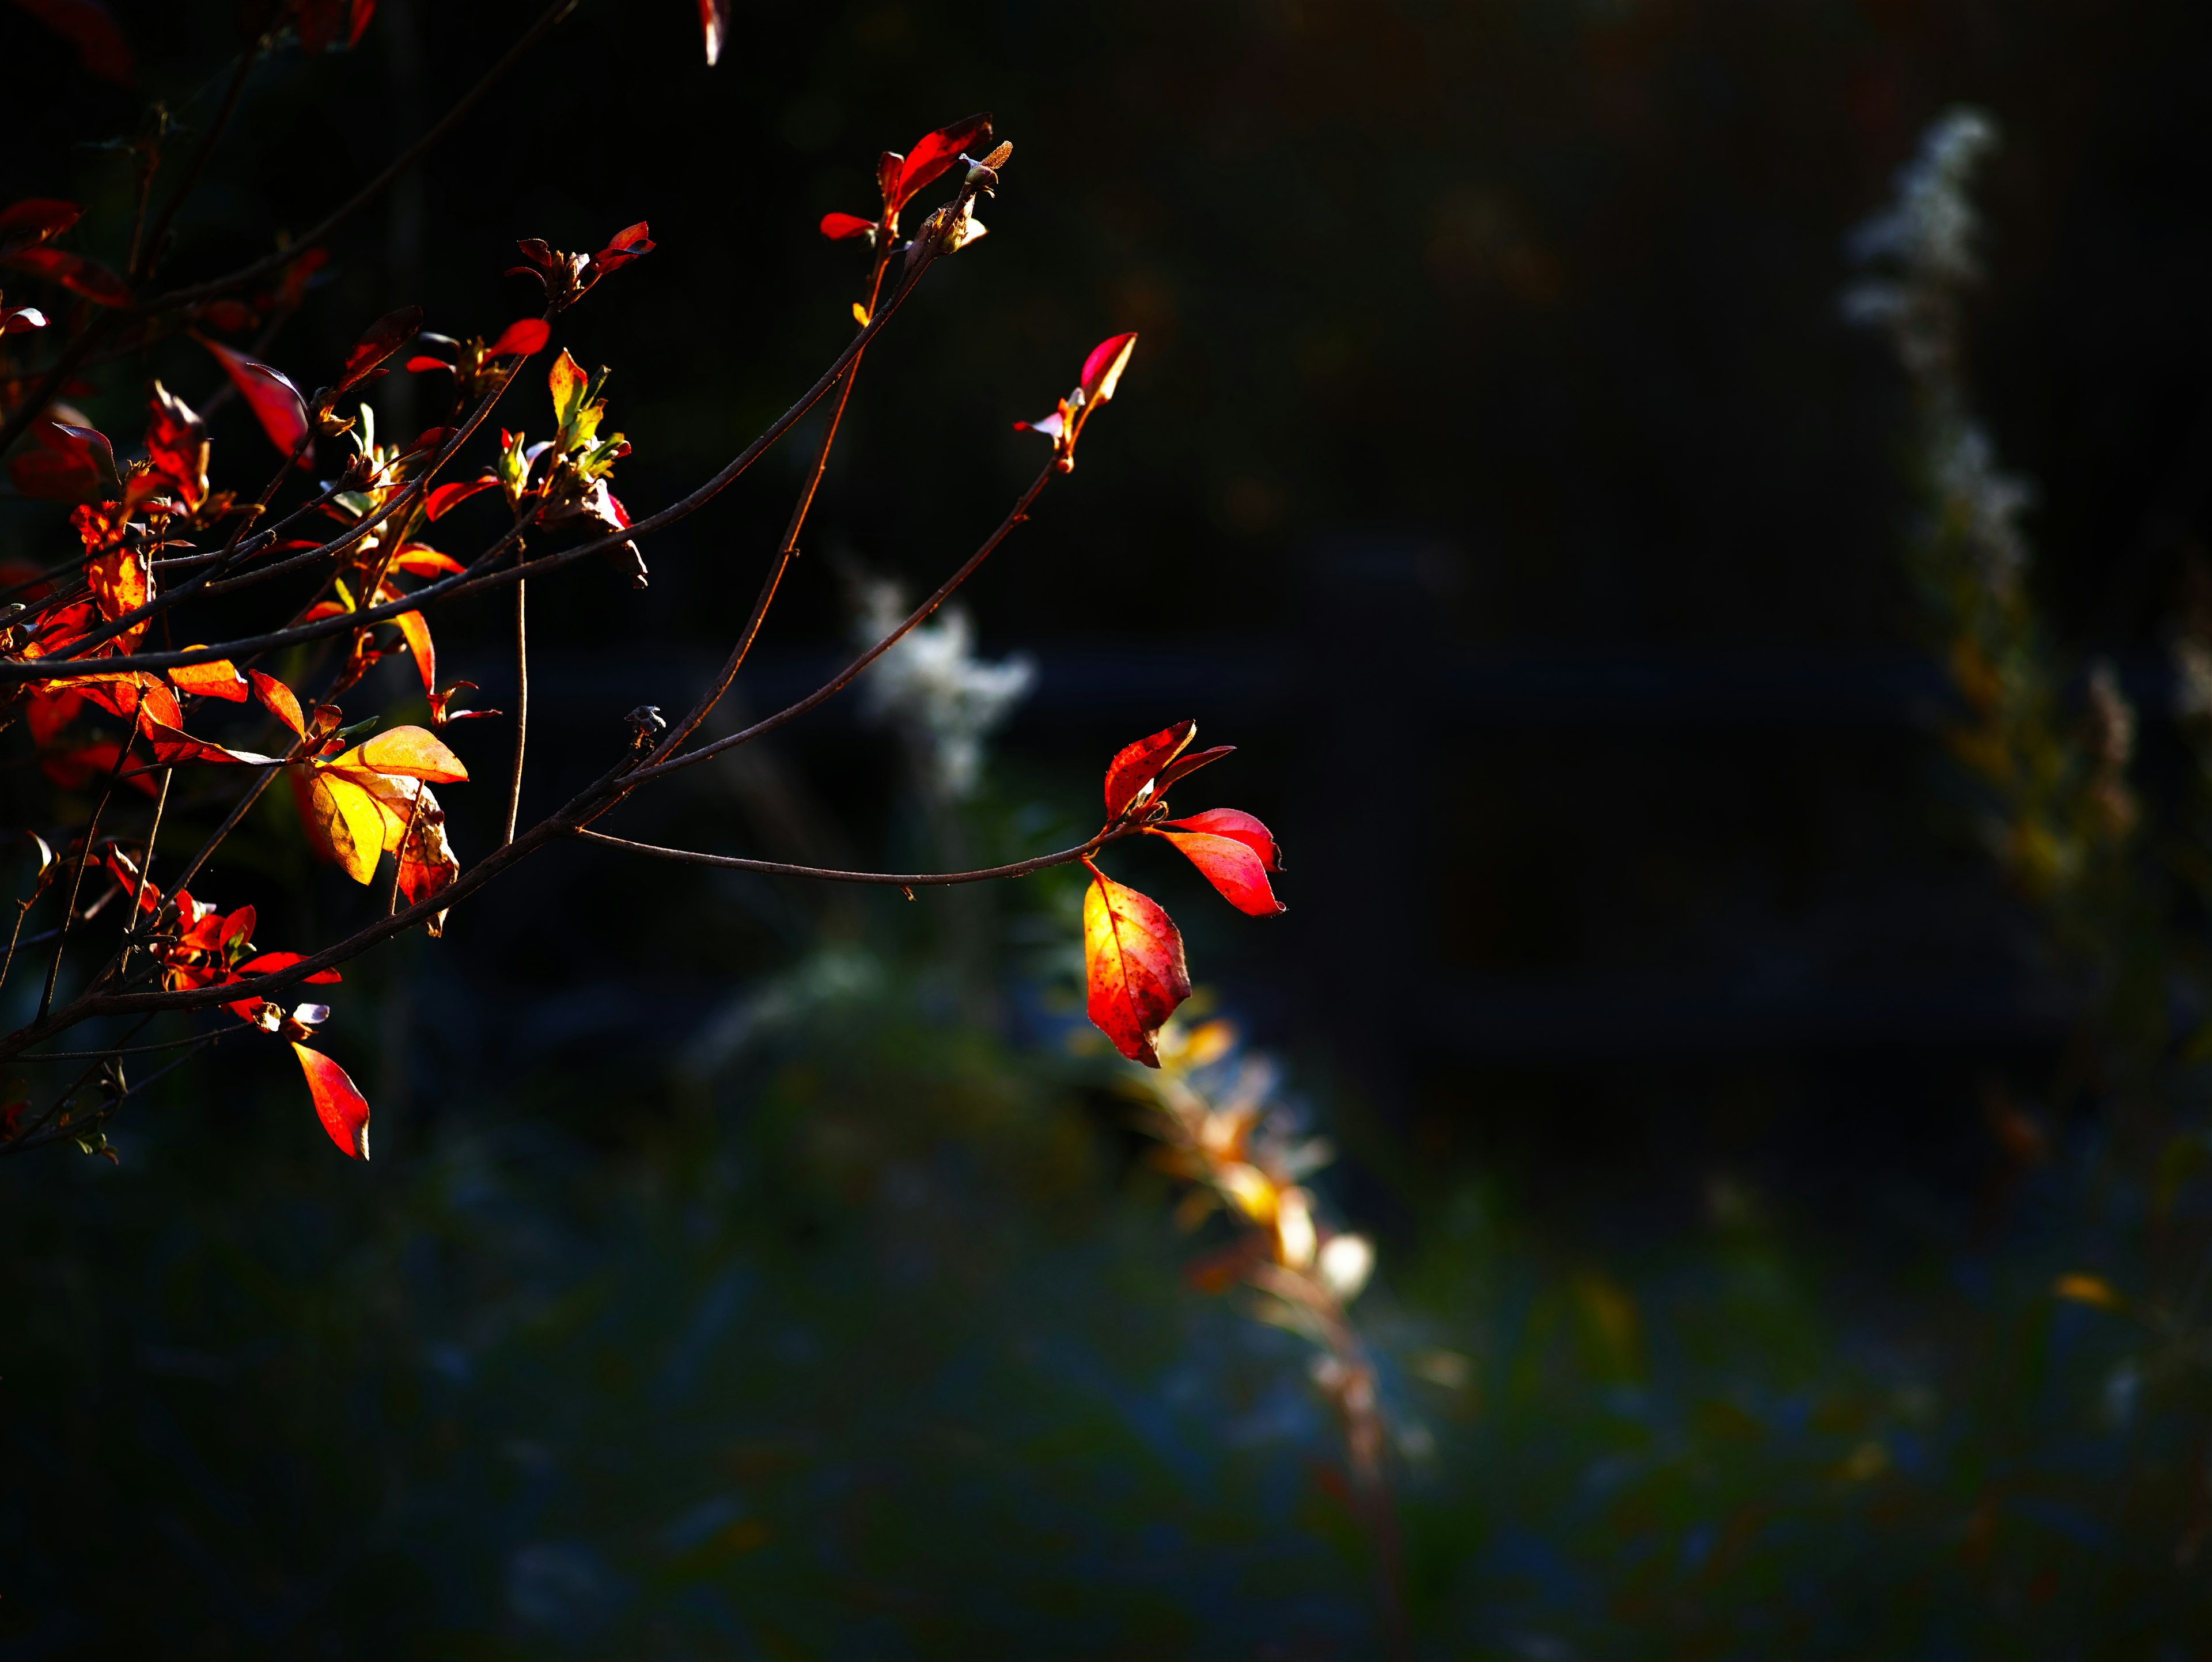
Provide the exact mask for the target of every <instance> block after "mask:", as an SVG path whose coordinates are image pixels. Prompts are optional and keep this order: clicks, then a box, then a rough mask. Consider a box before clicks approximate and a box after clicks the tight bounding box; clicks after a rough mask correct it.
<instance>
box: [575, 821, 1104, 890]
mask: <svg viewBox="0 0 2212 1662" xmlns="http://www.w3.org/2000/svg"><path fill="white" fill-rule="evenodd" d="M1130 834H1131V828H1130V827H1128V826H1127V825H1116V826H1112V827H1109V829H1107V830H1105V831H1100V832H1099V833H1098V834H1097V836H1096V837H1092V838H1091V840H1090V841H1089V842H1087V843H1081V844H1079V845H1078V846H1077V847H1075V848H1072V849H1060V851H1059V852H1058V853H1057V854H1041V855H1036V857H1035V858H1033V859H1029V860H1017V861H1014V862H1013V863H1012V865H1009V866H989V867H986V868H984V869H982V870H981V871H972V872H841V871H832V870H830V869H829V868H826V867H822V866H793V865H788V864H787V863H785V862H784V861H780V860H743V859H739V858H738V856H736V855H727V854H700V853H698V852H696V851H695V850H693V849H667V848H662V847H661V846H660V845H659V844H658V843H633V842H631V841H630V840H629V838H627V837H609V836H608V835H607V834H606V833H605V831H584V830H579V831H574V833H572V835H574V836H575V837H580V838H581V839H582V840H583V841H585V842H586V843H604V844H605V845H606V846H607V847H609V848H613V849H622V850H623V851H624V852H625V853H628V854H642V855H650V856H652V857H653V859H655V860H675V861H682V862H683V863H684V864H685V865H689V866H717V867H720V868H722V869H723V870H725V871H739V872H763V873H766V874H768V875H769V876H770V877H811V878H815V879H817V880H820V881H823V882H826V883H873V884H878V885H880V886H884V887H885V888H892V889H920V888H942V887H945V886H949V885H951V884H955V883H987V882H991V881H993V880H995V879H999V878H1008V877H1027V876H1029V875H1030V874H1031V873H1032V872H1041V871H1048V870H1049V869H1051V868H1053V867H1054V866H1073V865H1075V864H1076V863H1078V862H1079V861H1083V862H1087V861H1089V860H1090V857H1091V855H1094V854H1096V853H1097V851H1098V850H1099V849H1102V848H1103V847H1104V846H1105V845H1106V844H1107V843H1113V842H1118V841H1119V840H1120V839H1121V838H1122V837H1127V836H1128V835H1130Z"/></svg>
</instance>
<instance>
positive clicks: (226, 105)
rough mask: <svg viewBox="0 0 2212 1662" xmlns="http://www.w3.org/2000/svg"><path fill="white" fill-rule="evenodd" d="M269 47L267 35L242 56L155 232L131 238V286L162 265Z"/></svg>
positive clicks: (171, 195)
mask: <svg viewBox="0 0 2212 1662" xmlns="http://www.w3.org/2000/svg"><path fill="white" fill-rule="evenodd" d="M267 44H268V37H266V36H265V35H264V36H263V37H261V38H260V39H258V40H255V41H253V42H252V44H251V45H249V46H247V47H246V50H245V51H244V52H240V53H239V55H238V69H237V71H236V72H235V73H234V74H233V75H232V76H231V77H230V84H229V85H228V87H226V88H223V94H222V105H221V107H218V108H217V109H216V113H215V119H214V120H213V121H211V122H210V123H209V124H208V129H207V131H206V132H204V133H203V134H202V135H201V136H200V142H199V145H198V148H197V149H194V150H193V152H192V155H191V161H187V162H185V172H184V176H183V178H181V179H180V180H178V181H177V188H176V189H175V190H173V191H172V192H169V199H168V201H167V202H166V203H164V204H162V205H161V216H160V217H158V218H157V219H155V222H154V228H153V229H151V230H150V231H149V232H147V233H146V234H145V235H144V236H143V238H141V237H137V236H135V235H134V236H133V237H132V239H131V240H132V241H133V242H134V243H135V244H136V245H137V248H136V258H135V259H134V260H133V262H132V265H131V281H132V282H134V283H137V282H142V281H143V280H144V279H145V278H147V277H151V276H152V275H153V274H154V270H155V267H156V266H158V265H160V264H161V254H162V252H163V251H162V244H163V243H164V242H165V241H166V240H167V238H168V234H169V227H170V226H171V225H173V224H174V223H175V222H176V218H177V213H178V210H179V209H181V208H182V207H183V206H184V205H185V198H187V197H189V196H191V193H192V192H193V191H194V190H195V189H196V188H197V186H198V185H199V182H200V175H201V174H204V173H205V172H206V171H207V165H208V163H209V161H211V160H213V159H214V156H215V149H216V145H217V144H218V143H221V142H222V136H223V134H224V133H225V132H226V131H228V129H229V126H230V122H231V118H232V117H233V116H234V115H236V114H237V113H238V102H239V100H240V99H241V98H243V97H245V96H246V82H247V81H248V80H249V79H250V78H251V77H252V74H253V65H254V64H255V63H256V62H257V61H258V59H259V58H260V57H261V49H262V47H263V46H266V45H267ZM149 183H150V181H149Z"/></svg>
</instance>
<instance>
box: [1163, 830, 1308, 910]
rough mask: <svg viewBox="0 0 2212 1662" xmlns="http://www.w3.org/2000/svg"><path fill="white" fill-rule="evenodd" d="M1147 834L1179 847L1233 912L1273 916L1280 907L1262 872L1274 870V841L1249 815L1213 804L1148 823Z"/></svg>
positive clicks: (1280, 903) (1279, 902) (1265, 874)
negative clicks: (1161, 822) (1200, 810)
mask: <svg viewBox="0 0 2212 1662" xmlns="http://www.w3.org/2000/svg"><path fill="white" fill-rule="evenodd" d="M1171 827H1172V828H1173V829H1170V828H1171ZM1151 834H1152V835H1153V836H1156V837H1165V838H1166V839H1167V840H1168V841H1169V842H1170V843H1174V844H1175V845H1176V848H1177V849H1181V850H1182V853H1183V855H1184V856H1185V857H1186V858H1188V860H1189V861H1190V863H1191V864H1192V865H1194V866H1195V867H1197V868H1198V869H1199V871H1200V874H1201V875H1203V876H1204V877H1205V879H1206V881H1207V882H1209V883H1211V884H1212V885H1213V886H1214V887H1215V888H1216V889H1218V890H1219V891H1220V892H1221V897H1222V898H1223V899H1225V900H1226V901H1228V903H1229V904H1231V905H1232V906H1234V907H1236V908H1237V910H1239V911H1241V912H1248V913H1249V914H1250V915H1251V916H1254V917H1273V916H1274V915H1275V914H1276V913H1278V912H1279V911H1281V910H1283V909H1284V908H1283V903H1282V902H1281V901H1279V900H1278V899H1276V898H1275V892H1274V890H1273V888H1272V887H1271V886H1269V884H1268V882H1267V874H1268V873H1269V872H1271V871H1273V870H1275V869H1277V866H1276V855H1275V839H1274V838H1273V837H1271V836H1270V835H1268V832H1267V827H1266V826H1265V825H1261V823H1260V822H1259V821H1258V820H1257V819H1254V818H1253V817H1252V816H1251V815H1250V814H1249V813H1239V812H1237V810H1236V809H1235V808H1214V809H1212V810H1210V811H1209V812H1207V813H1201V814H1195V815H1194V816H1192V817H1191V818H1190V819H1170V820H1169V821H1167V822H1166V824H1165V825H1159V826H1154V827H1152V828H1151Z"/></svg>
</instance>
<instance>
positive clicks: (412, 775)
mask: <svg viewBox="0 0 2212 1662" xmlns="http://www.w3.org/2000/svg"><path fill="white" fill-rule="evenodd" d="M330 765H331V767H334V768H354V769H357V770H363V771H366V772H369V773H388V774H394V775H398V776H401V777H404V778H409V779H427V780H428V781H429V782H431V783H432V784H434V785H459V784H465V783H467V782H468V777H469V770H467V769H466V768H465V767H463V766H462V765H461V758H459V757H458V756H456V755H454V754H453V752H451V751H450V750H447V748H446V746H444V745H443V744H442V743H441V742H440V741H439V740H438V737H437V735H436V734H433V733H431V732H429V731H428V729H426V728H416V727H404V728H392V729H391V730H390V731H389V732H386V733H380V734H377V735H376V736H375V737H374V738H373V739H371V740H368V742H366V743H365V744H362V745H358V746H355V747H354V748H353V749H351V750H349V751H348V752H345V754H343V756H337V757H333V758H331V763H330Z"/></svg>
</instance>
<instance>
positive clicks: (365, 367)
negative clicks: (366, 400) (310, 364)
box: [241, 306, 422, 395]
mask: <svg viewBox="0 0 2212 1662" xmlns="http://www.w3.org/2000/svg"><path fill="white" fill-rule="evenodd" d="M421 330H422V307H419V306H404V307H401V308H400V309H399V310H398V311H396V312H387V313H386V314H384V315H383V316H382V317H380V318H379V319H377V320H376V321H375V322H374V323H372V324H370V325H369V326H368V332H366V333H365V334H363V335H362V338H360V339H359V340H357V341H356V342H355V343H354V344H353V350H350V351H349V352H348V353H347V354H346V356H345V362H344V364H343V366H342V367H341V368H340V369H339V371H338V379H337V385H336V386H334V387H331V394H333V395H335V394H337V393H343V392H345V391H347V390H349V388H351V387H358V386H360V385H361V383H362V382H363V381H365V380H369V379H371V378H372V377H374V376H376V375H380V374H383V373H384V363H385V360H386V359H387V358H389V357H390V356H392V354H393V353H395V352H397V351H398V350H399V349H400V348H401V347H403V346H404V345H405V344H407V343H408V342H409V341H410V340H412V339H414V338H415V337H416V334H417V333H418V332H420V331H421ZM241 390H243V389H241Z"/></svg>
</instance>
